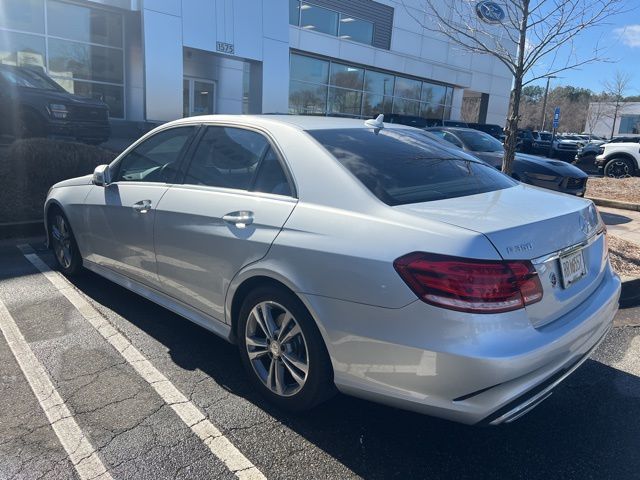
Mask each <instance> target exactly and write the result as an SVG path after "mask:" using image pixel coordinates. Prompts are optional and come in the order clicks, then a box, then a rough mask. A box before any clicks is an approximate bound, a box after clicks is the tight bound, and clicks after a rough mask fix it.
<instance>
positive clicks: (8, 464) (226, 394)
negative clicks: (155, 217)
mask: <svg viewBox="0 0 640 480" xmlns="http://www.w3.org/2000/svg"><path fill="white" fill-rule="evenodd" d="M34 247H35V248H36V250H37V256H36V257H32V259H35V261H36V262H37V261H38V259H43V260H44V261H46V262H50V261H51V256H50V254H49V253H48V252H45V251H42V250H41V249H40V248H39V247H38V246H37V245H34ZM45 269H46V265H45ZM53 275H54V276H55V275H57V274H53ZM52 278H54V277H52V276H51V275H49V276H45V275H44V274H43V273H42V272H41V271H40V270H39V269H38V268H36V266H34V264H33V263H31V262H30V261H29V260H28V259H27V258H26V257H25V256H24V255H23V254H22V252H21V251H20V250H18V249H17V248H16V247H15V246H10V245H7V246H5V247H1V248H0V301H1V302H2V305H4V306H5V307H6V310H7V311H8V316H6V317H7V318H10V319H11V320H12V321H13V322H14V324H15V326H16V327H17V330H18V331H19V332H20V334H21V335H22V337H23V338H24V342H25V345H26V346H27V347H28V348H27V349H28V351H31V352H32V353H33V357H34V358H35V361H34V362H32V363H33V364H37V365H41V366H42V367H43V370H42V371H43V372H44V375H46V376H47V377H48V378H49V379H50V382H51V385H52V386H53V387H54V389H55V392H56V393H57V394H58V395H59V397H60V399H61V402H62V403H63V404H64V405H65V406H66V408H67V409H68V411H69V412H70V418H71V419H72V420H73V421H74V422H75V423H76V424H77V426H78V428H79V431H80V432H81V434H82V435H84V437H85V438H84V439H85V440H86V443H87V444H89V445H91V446H92V447H93V450H94V452H95V454H96V456H97V458H98V460H100V462H101V463H102V464H103V465H104V467H105V468H106V470H107V475H110V476H111V477H112V478H114V479H121V478H122V479H124V478H127V479H128V478H154V479H160V478H216V479H217V478H246V477H243V475H245V474H246V475H247V476H248V478H260V477H261V476H262V475H264V476H265V477H267V478H287V479H296V478H304V479H310V478H311V479H316V478H318V479H320V478H330V479H334V478H340V479H346V478H373V479H378V478H380V479H389V478H402V479H404V478H495V477H498V478H510V479H511V478H527V479H529V478H534V479H537V478H540V479H542V478H545V479H546V478H576V479H583V478H598V479H602V478H615V479H626V478H629V479H631V478H637V477H638V471H640V456H638V455H637V445H638V442H639V441H640V435H639V434H638V432H639V431H640V401H639V400H640V378H639V376H640V329H638V328H634V327H630V326H628V325H629V323H628V322H620V323H618V326H617V327H616V328H614V330H613V331H612V333H611V334H610V335H609V336H608V338H607V339H606V341H605V342H604V343H603V344H602V346H601V347H600V348H599V350H598V351H597V352H596V353H595V355H594V356H593V358H592V359H591V360H589V361H587V362H586V363H585V364H584V366H582V367H581V368H580V369H579V370H578V371H577V372H576V373H575V374H574V375H573V376H571V377H570V378H569V379H568V380H567V381H566V382H565V383H563V384H562V385H561V386H560V387H559V388H558V389H557V390H556V392H555V393H554V395H552V396H551V397H550V398H549V399H548V400H546V401H545V402H544V403H543V404H542V405H540V406H539V407H538V408H536V409H535V410H534V411H532V412H531V413H529V414H528V415H526V416H525V417H523V418H522V419H520V420H518V421H517V422H515V423H514V424H511V425H506V426H502V427H496V428H478V427H469V426H464V425H457V424H453V423H450V422H446V421H441V420H437V419H434V418H430V417H426V416H421V415H417V414H414V413H410V412H404V411H399V410H395V409H392V408H388V407H384V406H380V405H375V404H372V403H369V402H365V401H362V400H358V399H354V398H349V397H346V396H341V395H339V396H336V397H335V398H334V399H332V400H330V401H329V402H328V403H326V404H324V405H322V406H320V407H318V408H317V409H315V410H314V411H312V412H309V413H306V414H300V415H291V414H287V413H284V412H282V411H280V410H278V409H276V408H274V407H272V406H270V405H269V404H267V403H265V402H264V401H263V400H262V399H261V397H259V396H258V395H257V394H256V393H255V392H254V391H253V390H252V389H251V387H250V385H249V383H248V381H247V380H246V377H245V374H244V372H243V370H242V368H241V364H240V359H239V356H238V354H237V352H236V348H235V347H234V346H232V345H229V344H227V343H226V342H224V341H223V340H221V339H219V338H217V337H216V336H214V335H213V334H210V333H208V332H206V331H204V330H203V329H201V328H199V327H197V326H195V325H193V324H191V323H189V322H187V321H186V320H183V319H181V318H180V317H178V316H177V315H175V314H173V313H171V312H169V311H168V310H165V309H163V308H161V307H158V306H156V305H154V304H152V303H150V302H148V301H146V300H144V299H142V298H141V297H138V296H136V295H135V294H133V293H130V292H128V291H126V290H124V289H122V288H120V287H118V286H116V285H114V284H112V283H110V282H108V281H107V280H104V279H102V278H100V277H98V276H96V275H94V274H91V273H88V272H87V273H84V274H83V275H81V276H79V277H77V278H75V279H73V286H69V285H68V284H60V283H59V284H58V285H57V286H56V284H54V283H52V280H51V279H52ZM61 281H62V280H61ZM54 282H56V281H55V278H54ZM623 312H624V314H625V315H627V317H629V318H640V309H638V308H633V307H631V308H628V309H626V310H624V311H623ZM5 320H6V319H5ZM101 322H103V323H101ZM1 323H2V325H4V327H3V331H4V328H6V321H4V320H3V321H2V322H1ZM95 325H98V326H99V329H100V331H99V330H97V329H96V328H95ZM109 328H113V329H115V330H109ZM114 335H115V336H114ZM117 335H121V336H122V342H124V343H121V340H118V341H115V340H114V339H115V338H118V339H119V338H120V337H118V336H117ZM105 337H106V338H105ZM16 348H17V345H16V344H15V343H14V344H13V345H9V344H8V343H7V341H6V335H5V336H3V335H0V375H1V376H0V402H1V405H2V408H1V409H0V479H5V478H6V479H9V478H29V479H31V478H37V477H40V476H45V477H47V478H48V479H58V478H78V477H80V473H78V472H80V471H81V470H78V469H77V468H74V464H73V463H72V461H70V460H69V458H73V457H72V455H70V454H69V452H68V451H65V448H64V447H63V442H62V441H61V437H62V438H64V436H65V433H64V432H63V433H62V434H61V433H60V432H59V431H57V430H55V427H56V425H55V423H54V426H51V425H50V422H49V419H48V418H47V416H45V414H44V412H43V409H42V407H41V404H40V402H39V399H38V396H37V395H36V393H34V392H36V391H37V387H36V388H34V387H32V386H31V385H30V384H29V380H28V377H29V375H26V374H25V368H26V371H27V372H28V371H29V365H27V367H23V366H22V365H19V362H18V361H17V359H16V358H17V357H16V352H15V350H16ZM134 351H135V352H138V354H139V355H140V357H135V355H133V353H132V352H134ZM132 355H133V356H132ZM132 358H133V359H135V358H137V359H138V360H137V362H138V363H136V360H134V362H133V364H132V363H130V361H131V360H132ZM146 361H148V362H147V363H148V365H147V363H144V362H146ZM143 364H144V365H145V367H144V368H141V367H140V365H143ZM32 366H33V365H32ZM154 371H155V372H157V375H159V376H160V377H161V378H162V379H165V380H166V382H167V383H166V384H165V383H162V385H164V387H162V388H160V387H158V384H157V381H153V380H152V381H151V383H150V381H149V375H150V372H154ZM154 375H156V374H154ZM165 380H163V382H164V381H165ZM165 387H166V388H165ZM172 388H173V389H174V390H172ZM167 392H173V393H172V395H174V396H178V397H179V396H180V395H183V396H184V398H183V399H182V400H178V401H172V400H171V398H167ZM46 401H47V400H46V399H45V403H46ZM183 404H185V405H186V404H188V405H192V406H193V408H194V409H195V410H196V411H199V412H201V413H202V415H203V418H204V419H206V421H207V422H208V423H209V424H210V425H211V426H212V427H213V428H215V429H218V430H219V433H220V435H221V437H215V438H218V439H221V438H224V439H225V440H226V441H227V443H225V444H224V448H212V447H211V444H212V443H213V440H214V437H211V438H209V437H205V438H204V440H203V438H202V437H201V436H199V435H198V434H197V428H198V427H197V426H196V427H194V425H189V422H186V421H185V418H183V416H181V415H180V414H179V413H180V410H179V408H177V407H176V406H177V405H183ZM196 425H199V423H198V424H196ZM58 430H59V429H58ZM222 435H223V436H222ZM217 441H218V443H219V442H220V440H217ZM219 446H220V444H219V445H218V447H219ZM67 448H68V445H67ZM71 450H73V449H71ZM232 451H235V452H237V455H240V456H242V458H245V459H246V461H247V462H248V465H251V466H252V468H253V469H251V468H243V469H240V470H238V469H237V468H235V469H234V467H233V465H231V464H230V463H229V458H230V457H229V456H228V455H229V452H232ZM71 453H73V451H72V452H71ZM233 455H235V454H233ZM233 455H231V457H232V458H236V459H237V458H239V457H237V456H236V457H233ZM247 472H250V475H249V474H248V473H247Z"/></svg>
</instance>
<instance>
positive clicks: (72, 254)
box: [49, 209, 82, 275]
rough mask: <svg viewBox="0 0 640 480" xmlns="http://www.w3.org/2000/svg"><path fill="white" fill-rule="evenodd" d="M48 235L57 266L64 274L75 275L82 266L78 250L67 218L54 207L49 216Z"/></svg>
mask: <svg viewBox="0 0 640 480" xmlns="http://www.w3.org/2000/svg"><path fill="white" fill-rule="evenodd" d="M49 235H50V238H51V246H52V247H53V253H54V255H55V257H56V263H57V264H58V267H59V268H60V270H61V271H62V273H64V274H65V275H75V274H76V273H78V272H79V271H80V268H81V267H82V259H81V258H80V250H78V245H77V243H76V239H75V237H74V236H73V232H72V231H71V226H70V225H69V220H67V217H66V216H65V214H64V213H62V212H61V211H60V210H58V209H56V210H55V211H53V212H52V213H51V215H50V216H49Z"/></svg>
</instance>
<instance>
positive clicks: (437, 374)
mask: <svg viewBox="0 0 640 480" xmlns="http://www.w3.org/2000/svg"><path fill="white" fill-rule="evenodd" d="M619 296H620V279H619V278H618V277H617V276H616V275H615V273H613V271H612V270H611V267H610V266H607V268H606V271H605V272H604V275H603V277H602V281H601V283H600V285H599V286H598V287H597V289H596V290H595V291H594V292H593V294H592V295H590V296H589V299H588V300H586V301H585V302H583V303H582V304H581V305H579V306H578V307H576V308H575V309H573V310H572V311H570V312H569V313H567V314H566V315H564V316H562V317H560V318H559V319H557V320H555V321H554V322H551V323H549V324H547V325H544V326H543V327H540V328H535V327H533V326H532V324H531V323H530V321H529V318H528V317H527V314H526V311H525V310H519V311H516V312H510V313H506V314H497V315H470V314H461V313H457V312H452V311H446V310H442V309H438V308H436V307H432V306H430V305H427V304H425V303H423V302H420V301H416V302H414V303H412V304H410V305H407V306H406V307H404V308H400V309H384V308H380V307H373V306H368V305H362V304H354V303H351V302H344V301H338V300H334V299H328V298H326V297H317V296H312V295H307V296H306V297H305V300H306V303H307V304H308V305H309V306H310V309H311V310H312V313H313V315H314V316H315V317H316V318H318V319H322V321H321V322H319V323H320V327H321V331H322V332H323V336H324V337H325V340H326V341H327V346H328V350H329V353H330V356H331V359H332V363H333V367H334V378H335V383H336V386H337V387H338V389H339V390H341V391H342V392H344V393H347V394H351V395H354V396H358V397H361V398H366V399H369V400H373V401H377V402H380V403H385V404H388V405H391V406H395V407H399V408H403V409H407V410H413V411H416V412H420V413H425V414H429V415H434V416H437V417H442V418H446V419H449V420H453V421H457V422H462V423H467V424H476V423H481V422H482V423H490V424H498V423H502V422H508V421H512V420H514V419H515V418H517V417H518V416H519V414H521V413H522V414H523V413H526V412H527V411H528V410H529V409H530V408H533V407H534V406H535V405H537V403H539V402H540V401H542V400H544V398H546V397H547V396H548V394H550V392H551V390H552V389H553V388H554V387H555V386H556V385H557V384H558V383H559V382H560V381H562V380H563V379H564V378H565V377H566V376H567V375H569V374H570V373H571V372H572V371H573V370H574V369H575V368H577V366H579V364H580V363H581V362H583V361H584V360H586V359H587V358H588V355H589V353H590V352H591V351H592V350H593V349H594V348H595V346H597V344H598V343H599V342H600V341H601V340H602V339H603V338H604V336H605V335H606V333H607V332H608V330H609V329H610V328H611V325H612V321H613V317H614V315H615V313H616V311H617V309H618V299H619Z"/></svg>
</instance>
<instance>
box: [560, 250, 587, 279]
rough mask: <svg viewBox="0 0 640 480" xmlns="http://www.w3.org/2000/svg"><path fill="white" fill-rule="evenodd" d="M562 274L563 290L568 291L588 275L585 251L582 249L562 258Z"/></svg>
mask: <svg viewBox="0 0 640 480" xmlns="http://www.w3.org/2000/svg"><path fill="white" fill-rule="evenodd" d="M560 274H561V276H562V288H564V289H567V288H569V287H570V286H571V285H573V284H574V283H576V282H578V281H580V279H582V278H584V277H585V276H586V275H587V265H586V264H585V261H584V249H582V248H581V249H580V250H577V251H574V252H571V253H568V254H567V255H563V256H561V257H560Z"/></svg>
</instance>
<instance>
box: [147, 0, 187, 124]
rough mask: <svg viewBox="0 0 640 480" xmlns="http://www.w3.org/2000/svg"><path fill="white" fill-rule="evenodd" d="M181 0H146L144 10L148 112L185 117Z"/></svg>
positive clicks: (153, 116)
mask: <svg viewBox="0 0 640 480" xmlns="http://www.w3.org/2000/svg"><path fill="white" fill-rule="evenodd" d="M180 10H181V9H180V2H179V0H145V2H144V8H143V11H142V31H143V48H144V84H145V91H144V94H145V116H146V119H147V120H149V121H168V120H175V119H176V118H180V117H182V79H183V75H182V71H183V63H182V19H181V18H180V13H181V12H180Z"/></svg>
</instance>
